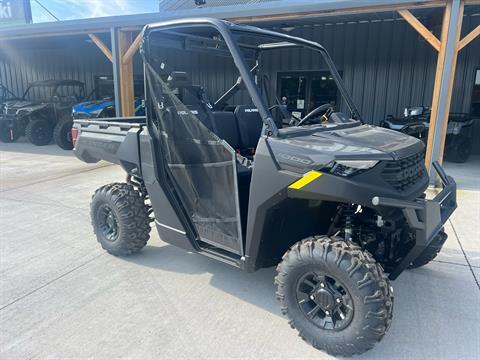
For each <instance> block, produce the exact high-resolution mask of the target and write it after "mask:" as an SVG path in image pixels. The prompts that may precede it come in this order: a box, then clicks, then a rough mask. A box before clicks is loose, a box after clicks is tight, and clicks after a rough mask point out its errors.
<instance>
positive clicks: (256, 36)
mask: <svg viewBox="0 0 480 360" xmlns="http://www.w3.org/2000/svg"><path fill="white" fill-rule="evenodd" d="M229 30H230V31H228V32H227V33H222V34H221V33H220V31H218V30H217V29H215V28H213V27H212V26H208V25H194V26H192V25H190V26H180V25H177V26H174V27H169V28H166V29H161V31H154V32H152V33H150V34H149V55H148V59H147V61H148V62H149V63H150V65H152V68H153V69H155V67H156V66H157V65H158V64H160V63H164V64H166V65H167V66H168V68H169V69H170V70H171V71H176V72H179V71H180V72H183V73H185V74H186V75H187V76H188V78H189V81H190V82H191V84H192V85H196V86H200V87H202V89H204V92H205V95H206V98H207V99H208V102H209V103H210V104H211V105H212V109H213V110H216V111H230V110H232V109H234V108H235V107H237V106H241V105H252V106H254V107H256V108H257V110H258V112H259V114H260V115H261V117H262V119H263V120H264V121H265V120H266V119H268V118H270V119H272V120H273V121H274V123H275V127H276V128H277V129H281V128H284V127H290V126H303V125H308V124H312V123H323V122H325V120H328V119H329V117H330V115H331V114H333V113H342V114H345V115H343V116H342V118H343V119H350V118H351V119H358V120H360V116H359V113H358V111H357V109H356V108H355V105H354V104H353V101H352V100H351V98H350V96H349V94H348V92H347V91H346V89H345V86H344V85H343V83H342V80H341V77H340V73H339V72H338V71H337V70H336V68H335V66H334V64H333V62H332V60H331V59H330V56H329V55H328V53H327V52H326V50H325V49H324V48H323V47H321V46H320V45H318V44H316V43H313V42H309V41H307V40H303V39H299V38H295V37H291V36H288V35H284V34H280V33H275V32H270V31H266V30H262V29H257V28H253V27H248V26H237V25H233V24H232V25H231V26H230V27H229ZM232 44H234V45H232ZM156 64H157V65H156ZM242 68H243V69H247V71H243V73H242ZM157 71H158V73H159V74H160V73H162V71H160V70H158V69H157ZM164 75H167V74H164ZM248 78H250V79H248ZM249 80H250V81H249ZM249 82H250V83H251V84H253V86H249ZM253 87H254V88H253ZM179 96H180V97H182V96H185V95H184V94H180V93H179ZM187 105H188V104H187ZM337 118H338V117H337ZM302 120H304V121H302Z"/></svg>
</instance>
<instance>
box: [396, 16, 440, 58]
mask: <svg viewBox="0 0 480 360" xmlns="http://www.w3.org/2000/svg"><path fill="white" fill-rule="evenodd" d="M398 13H399V14H400V15H401V16H402V17H403V18H404V19H405V21H406V22H408V23H409V24H410V25H411V26H412V27H413V28H414V29H415V30H416V31H417V32H418V33H419V34H420V35H421V36H422V37H423V38H424V39H425V40H426V41H427V42H428V43H429V44H430V45H432V46H433V47H434V49H435V50H437V51H440V40H438V39H437V37H436V36H435V35H433V34H432V32H431V31H430V30H428V29H427V28H426V27H425V25H423V24H422V23H421V22H420V21H419V20H418V19H417V18H416V17H415V16H413V14H412V13H411V12H410V11H408V10H399V11H398Z"/></svg>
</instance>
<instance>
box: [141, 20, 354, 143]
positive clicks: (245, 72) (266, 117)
mask: <svg viewBox="0 0 480 360" xmlns="http://www.w3.org/2000/svg"><path fill="white" fill-rule="evenodd" d="M200 26H207V27H212V28H214V29H216V30H217V31H218V33H219V34H220V35H221V36H222V38H223V39H224V43H225V44H226V46H227V48H228V50H229V51H230V54H231V56H232V58H233V61H234V63H235V66H236V67H237V69H238V71H239V73H240V76H241V78H242V80H243V84H244V86H245V87H246V89H247V91H248V93H249V94H250V97H251V99H252V101H253V103H254V105H255V106H256V107H257V109H258V112H259V114H260V116H261V118H262V121H263V123H264V124H265V133H264V135H266V136H274V137H277V136H278V128H277V126H276V125H275V122H274V121H273V117H272V114H271V113H270V111H269V109H268V106H267V105H266V104H265V102H264V100H263V98H262V96H261V94H260V92H259V89H258V87H257V85H256V84H255V80H254V78H253V75H252V73H251V71H250V69H249V67H248V65H247V64H246V62H245V58H244V56H243V55H242V53H241V51H240V48H241V47H247V48H249V49H252V48H253V49H257V50H258V51H266V50H273V49H281V48H307V49H311V50H314V51H317V52H319V53H320V54H321V55H322V57H323V59H324V61H325V63H326V64H327V67H328V69H329V71H330V72H331V74H332V76H333V79H334V81H335V83H336V85H337V87H338V89H339V91H340V93H341V95H342V97H343V98H344V99H345V101H346V103H347V106H348V107H349V109H350V112H351V116H352V117H353V118H356V119H358V120H360V121H362V119H361V116H360V113H359V111H358V109H357V108H356V106H355V104H354V102H353V100H352V98H351V96H350V94H349V93H348V91H347V89H346V88H345V84H344V83H343V80H342V78H341V77H340V74H339V73H338V71H337V69H336V67H335V64H334V63H333V60H332V58H331V57H330V54H329V53H328V51H327V50H326V49H325V48H324V47H323V46H322V45H320V44H319V43H317V42H314V41H310V40H306V39H302V38H299V37H295V36H291V35H287V34H282V33H278V32H275V31H271V30H265V29H260V28H257V27H253V26H249V25H239V24H234V23H231V22H228V21H224V20H219V19H214V18H191V19H177V20H170V21H164V22H160V23H156V24H151V25H146V26H145V27H144V29H143V35H144V37H143V39H144V40H143V43H142V46H141V51H142V54H143V56H144V59H146V60H147V61H148V59H149V58H150V49H149V37H150V35H151V33H153V32H156V31H164V30H174V29H178V28H188V27H200ZM233 31H234V32H236V33H245V34H254V35H262V36H268V37H272V38H276V39H279V42H275V43H268V44H261V45H259V46H253V47H252V46H250V45H246V44H238V43H237V41H236V39H235V38H234V36H233V34H232V32H233ZM182 36H185V37H186V38H188V37H189V35H188V34H182ZM191 37H192V38H198V36H196V35H192V36H191ZM214 41H218V42H219V43H221V42H222V41H220V40H214ZM147 93H148V92H147V91H146V92H145V96H146V97H147ZM146 103H147V109H146V110H147V114H148V113H150V112H149V109H148V107H149V106H151V102H150V101H148V99H147V101H146ZM147 126H149V127H150V120H149V116H147Z"/></svg>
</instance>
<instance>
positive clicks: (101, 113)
mask: <svg viewBox="0 0 480 360" xmlns="http://www.w3.org/2000/svg"><path fill="white" fill-rule="evenodd" d="M134 107H135V116H144V115H145V102H144V100H143V99H135V103H134ZM72 116H73V118H74V119H98V118H111V117H115V101H114V100H113V99H111V98H107V99H102V100H89V101H83V102H81V103H78V104H76V105H74V106H73V109H72Z"/></svg>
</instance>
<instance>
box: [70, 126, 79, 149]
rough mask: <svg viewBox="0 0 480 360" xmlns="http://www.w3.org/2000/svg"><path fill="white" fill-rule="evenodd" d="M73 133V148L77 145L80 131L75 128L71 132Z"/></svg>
mask: <svg viewBox="0 0 480 360" xmlns="http://www.w3.org/2000/svg"><path fill="white" fill-rule="evenodd" d="M71 133H72V143H73V146H75V143H76V142H77V138H78V129H77V128H74V127H73V128H72V130H71Z"/></svg>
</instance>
